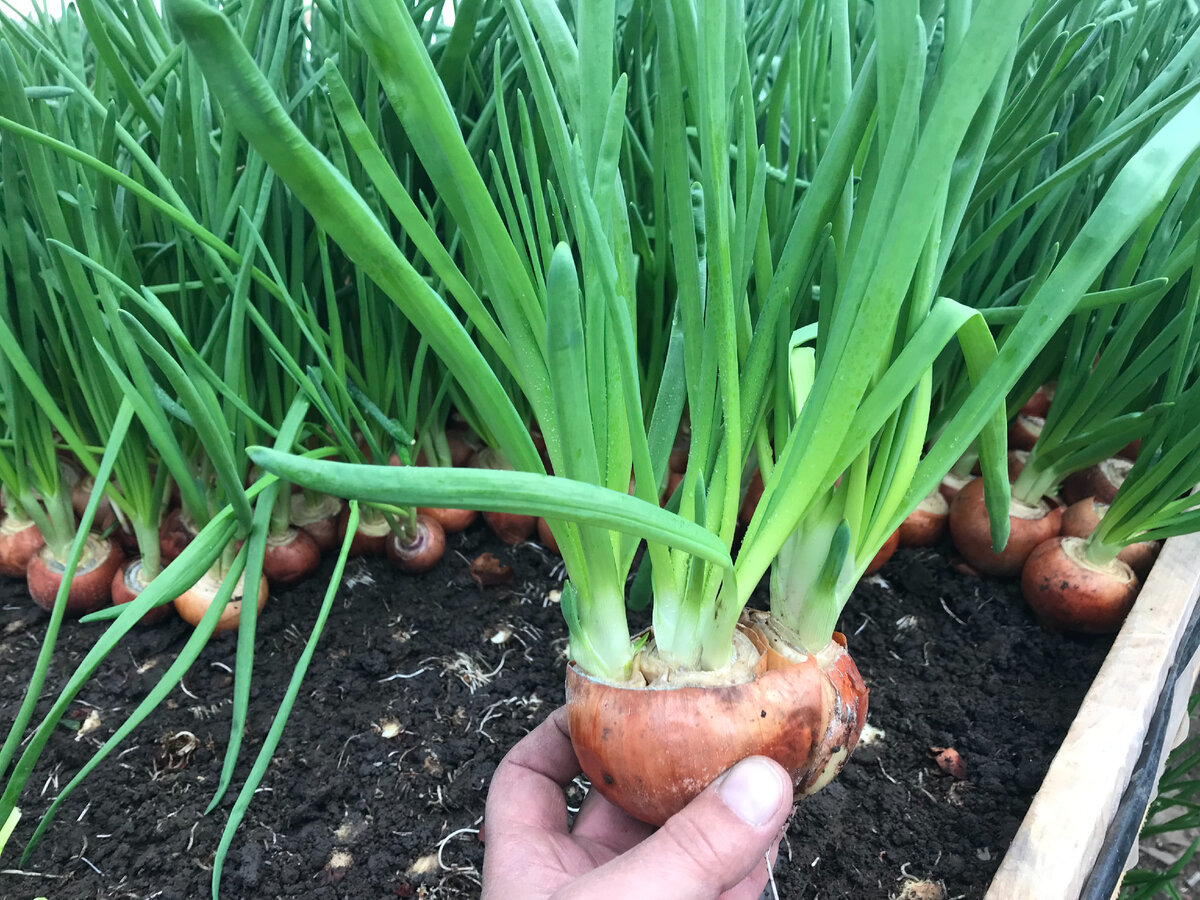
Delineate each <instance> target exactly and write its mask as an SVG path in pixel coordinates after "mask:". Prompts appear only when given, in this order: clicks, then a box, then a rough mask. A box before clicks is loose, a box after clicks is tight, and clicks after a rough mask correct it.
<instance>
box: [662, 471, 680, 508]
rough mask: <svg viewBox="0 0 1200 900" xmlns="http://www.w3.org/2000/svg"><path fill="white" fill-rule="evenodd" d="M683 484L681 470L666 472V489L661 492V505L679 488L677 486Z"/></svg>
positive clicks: (664, 504)
mask: <svg viewBox="0 0 1200 900" xmlns="http://www.w3.org/2000/svg"><path fill="white" fill-rule="evenodd" d="M681 484H683V473H682V472H669V473H668V474H667V489H666V491H664V492H663V502H662V504H661V505H662V506H666V505H667V501H668V500H670V499H671V497H672V496H673V495H674V494H675V492H676V491H677V490H679V486H680V485H681Z"/></svg>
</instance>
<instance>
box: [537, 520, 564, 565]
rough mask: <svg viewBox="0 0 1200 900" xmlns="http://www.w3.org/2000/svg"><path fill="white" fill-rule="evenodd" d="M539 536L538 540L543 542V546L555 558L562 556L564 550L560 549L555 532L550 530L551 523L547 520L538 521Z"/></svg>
mask: <svg viewBox="0 0 1200 900" xmlns="http://www.w3.org/2000/svg"><path fill="white" fill-rule="evenodd" d="M537 534H538V540H540V541H541V542H542V546H544V547H545V548H546V549H547V550H549V551H550V552H551V553H553V554H554V555H555V556H562V550H560V549H559V547H558V541H557V540H555V538H554V532H553V531H551V530H550V523H549V522H547V521H546V520H545V519H538V520H537Z"/></svg>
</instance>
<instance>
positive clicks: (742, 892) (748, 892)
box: [720, 826, 786, 900]
mask: <svg viewBox="0 0 1200 900" xmlns="http://www.w3.org/2000/svg"><path fill="white" fill-rule="evenodd" d="M785 829H786V826H785ZM782 839H783V834H782V832H781V833H780V834H779V835H778V836H777V837H776V838H775V843H773V844H772V845H771V849H770V850H769V851H768V853H767V855H766V856H765V857H763V858H762V859H760V860H759V861H758V865H756V866H754V867H753V868H752V869H751V870H750V874H749V875H747V876H746V877H745V878H743V879H742V880H741V881H740V882H739V883H738V884H736V885H735V886H734V887H732V888H730V889H729V890H727V891H726V892H725V893H723V894H722V895H721V897H720V900H759V898H761V897H762V896H763V889H764V888H766V886H767V882H768V881H769V880H770V874H771V873H772V872H774V871H775V860H776V859H777V858H778V856H779V842H780V841H781V840H782ZM766 896H767V897H778V896H779V895H778V894H771V893H768V894H767V895H766Z"/></svg>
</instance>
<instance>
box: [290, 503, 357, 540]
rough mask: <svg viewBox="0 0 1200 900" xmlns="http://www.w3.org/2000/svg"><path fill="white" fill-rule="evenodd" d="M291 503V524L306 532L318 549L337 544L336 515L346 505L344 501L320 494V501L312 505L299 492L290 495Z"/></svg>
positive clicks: (337, 515) (339, 513)
mask: <svg viewBox="0 0 1200 900" xmlns="http://www.w3.org/2000/svg"><path fill="white" fill-rule="evenodd" d="M291 504H292V511H291V524H292V525H294V526H295V527H296V528H299V529H301V530H302V531H304V532H306V533H307V534H308V536H309V537H310V538H312V539H313V541H315V542H316V545H317V548H318V549H320V550H322V551H325V550H332V549H334V548H335V547H337V546H338V517H339V516H341V514H342V510H343V509H344V508H345V506H346V504H345V502H344V501H342V500H340V499H338V498H336V497H329V496H328V495H321V497H320V503H318V504H316V505H313V504H310V503H309V502H308V498H307V497H306V496H305V495H304V494H303V493H299V494H293V495H292V499H291Z"/></svg>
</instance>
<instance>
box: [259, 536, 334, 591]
mask: <svg viewBox="0 0 1200 900" xmlns="http://www.w3.org/2000/svg"><path fill="white" fill-rule="evenodd" d="M319 565H321V548H320V547H318V546H317V542H316V541H315V540H313V538H312V535H310V534H308V532H306V531H303V530H302V529H299V528H289V529H288V530H287V531H285V532H284V533H283V534H281V535H270V536H269V537H268V538H267V548H266V552H265V553H264V554H263V568H262V571H263V574H264V575H266V576H267V581H268V582H270V583H271V584H277V585H280V586H282V587H286V586H288V585H292V584H297V583H299V582H301V581H303V580H304V579H305V578H307V577H308V576H309V575H311V574H312V573H313V572H315V571H317V567H318V566H319Z"/></svg>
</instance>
